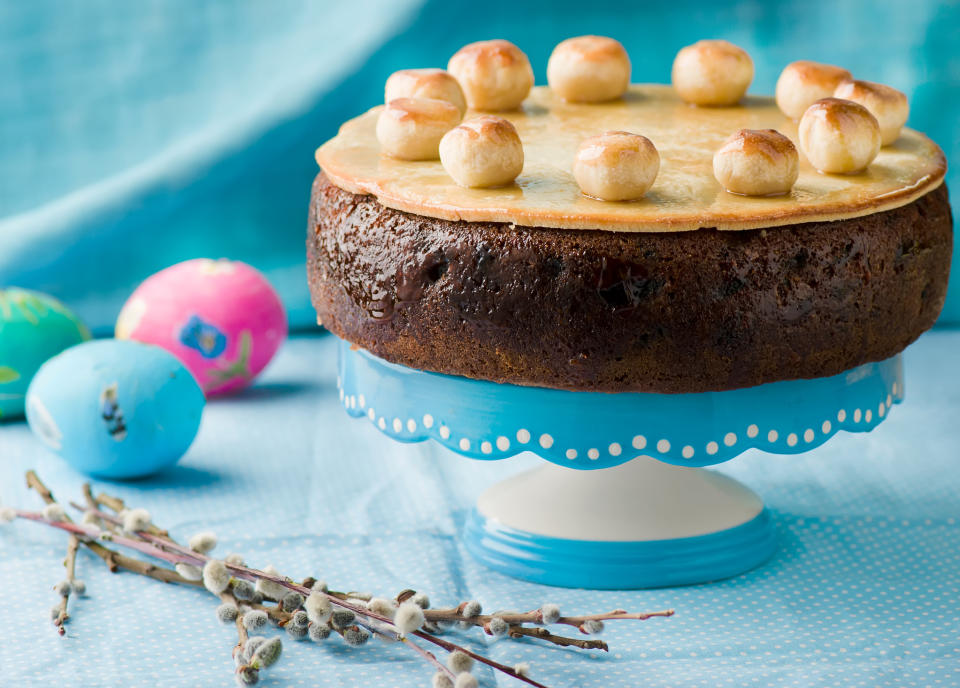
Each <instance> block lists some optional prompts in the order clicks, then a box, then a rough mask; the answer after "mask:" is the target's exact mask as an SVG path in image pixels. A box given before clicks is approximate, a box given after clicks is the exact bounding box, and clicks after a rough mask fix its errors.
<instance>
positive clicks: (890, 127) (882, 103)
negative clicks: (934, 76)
mask: <svg viewBox="0 0 960 688" xmlns="http://www.w3.org/2000/svg"><path fill="white" fill-rule="evenodd" d="M833 96H834V97H835V98H843V99H844V100H852V101H853V102H854V103H859V104H860V105H862V106H863V107H865V108H867V109H868V110H869V111H870V114H871V115H873V116H874V117H876V118H877V123H878V124H879V125H880V141H881V142H882V144H883V145H884V146H887V145H890V144H891V143H893V142H894V141H896V140H897V138H899V136H900V129H901V128H902V127H903V125H904V124H906V122H907V117H908V116H909V115H910V104H909V103H907V96H906V94H904V93H902V92H901V91H898V90H897V89H895V88H891V87H890V86H885V85H884V84H876V83H874V82H872V81H853V80H850V81H845V82H843V83H842V84H840V85H839V86H837V90H836V91H834V92H833Z"/></svg>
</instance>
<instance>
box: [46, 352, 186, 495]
mask: <svg viewBox="0 0 960 688" xmlns="http://www.w3.org/2000/svg"><path fill="white" fill-rule="evenodd" d="M204 404H205V399H204V395H203V391H202V390H201V389H200V386H199V385H198V384H197V382H196V380H194V378H193V375H191V374H190V371H188V370H187V369H186V368H185V367H184V366H183V364H182V363H180V361H179V360H177V358H176V357H175V356H174V355H173V354H171V353H169V352H167V351H166V350H164V349H161V348H160V347H158V346H153V345H151V344H141V343H140V342H133V341H119V340H116V339H102V340H97V341H92V342H86V343H84V344H79V345H77V346H75V347H73V348H71V349H67V350H66V351H64V352H63V353H61V354H59V355H57V356H54V357H53V358H51V359H50V360H49V361H47V362H46V363H44V364H43V365H42V366H41V367H40V370H38V371H37V374H36V375H35V376H34V378H33V382H31V383H30V388H29V390H28V391H27V422H28V423H29V424H30V429H31V430H33V432H34V434H35V435H36V436H37V437H39V438H40V440H41V441H42V442H43V443H44V444H46V445H47V446H48V447H49V448H50V449H52V450H53V451H54V452H56V453H57V454H59V455H60V456H61V457H63V459H65V460H66V461H67V463H69V464H70V465H71V466H73V467H74V468H75V469H77V470H78V471H81V472H83V473H88V474H90V475H93V476H97V477H103V478H139V477H143V476H147V475H151V474H153V473H156V472H157V471H160V470H162V469H164V468H166V467H168V466H171V465H173V464H174V463H176V462H177V461H178V460H179V459H180V457H181V456H183V454H184V453H185V452H186V451H187V449H188V448H189V447H190V444H191V443H192V442H193V439H194V437H196V434H197V429H198V428H199V427H200V417H201V415H202V413H203V407H204Z"/></svg>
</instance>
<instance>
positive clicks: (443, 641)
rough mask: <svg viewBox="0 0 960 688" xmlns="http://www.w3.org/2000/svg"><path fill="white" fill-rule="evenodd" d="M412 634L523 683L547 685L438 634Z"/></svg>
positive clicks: (538, 687)
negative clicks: (460, 653)
mask: <svg viewBox="0 0 960 688" xmlns="http://www.w3.org/2000/svg"><path fill="white" fill-rule="evenodd" d="M413 634H414V635H415V636H417V637H418V638H423V639H424V640H426V641H427V642H430V643H433V644H434V645H437V646H438V647H442V648H443V649H444V650H447V651H448V652H454V651H455V650H459V651H460V652H463V653H464V654H467V655H470V656H471V657H473V658H474V659H475V660H477V661H478V662H481V663H483V664H486V665H487V666H488V667H491V668H493V669H496V670H497V671H501V672H503V673H505V674H507V675H508V676H512V677H513V678H515V679H517V680H518V681H523V682H524V683H528V684H530V685H531V686H536V688H547V686H545V685H543V684H542V683H538V682H537V681H534V680H533V679H532V678H530V677H529V676H524V675H523V674H519V673H517V670H516V669H514V668H513V667H510V666H507V665H506V664H501V663H500V662H498V661H496V660H493V659H490V658H489V657H484V656H483V655H481V654H477V653H476V652H474V651H473V650H470V649H468V648H466V647H460V646H459V645H455V644H454V643H451V642H450V641H449V640H446V639H445V638H440V637H439V636H435V635H433V634H432V633H425V632H424V631H414V632H413Z"/></svg>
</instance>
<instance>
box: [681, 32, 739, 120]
mask: <svg viewBox="0 0 960 688" xmlns="http://www.w3.org/2000/svg"><path fill="white" fill-rule="evenodd" d="M751 81H753V60H751V59H750V56H749V55H748V54H747V51H746V50H744V49H743V48H740V47H738V46H736V45H734V44H733V43H730V42H729V41H715V40H710V41H697V42H696V43H694V44H693V45H688V46H687V47H686V48H683V49H681V50H680V52H678V53H677V56H676V58H674V60H673V87H674V88H675V89H677V93H678V94H679V95H680V97H681V98H683V100H685V101H687V102H688V103H693V104H694V105H735V104H736V103H737V102H738V101H739V100H740V99H741V98H743V95H744V94H745V93H746V92H747V88H749V86H750V82H751Z"/></svg>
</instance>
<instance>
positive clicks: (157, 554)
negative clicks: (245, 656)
mask: <svg viewBox="0 0 960 688" xmlns="http://www.w3.org/2000/svg"><path fill="white" fill-rule="evenodd" d="M27 484H28V485H29V486H30V487H31V488H32V489H34V490H36V491H37V492H38V493H39V494H40V496H41V497H42V498H43V499H44V501H45V502H46V503H48V504H50V503H55V501H56V500H55V499H54V497H53V494H52V493H51V492H50V490H49V489H47V487H46V486H45V485H44V484H43V483H42V482H41V481H40V479H39V478H38V477H37V476H36V474H35V473H34V472H33V471H30V472H28V474H27ZM83 494H84V498H85V501H86V502H87V509H86V510H87V511H92V512H93V514H94V515H95V516H96V518H97V519H99V521H100V524H99V525H102V526H103V528H102V529H101V528H100V527H97V526H88V525H86V524H83V525H79V524H76V523H74V522H73V521H72V520H71V519H70V518H69V517H66V518H65V520H63V521H51V520H49V519H46V518H45V517H44V516H43V515H41V514H39V513H35V512H26V511H17V512H16V514H17V516H18V517H21V518H25V519H28V520H33V521H37V522H41V523H44V524H46V525H49V526H51V527H54V528H58V529H61V530H64V531H66V532H68V533H70V534H71V538H76V540H77V546H79V545H80V544H83V545H84V546H85V547H87V548H89V549H90V550H91V551H93V552H94V553H95V554H96V555H97V556H99V557H100V558H101V559H102V560H103V561H104V562H105V563H106V564H107V566H108V568H109V569H110V571H111V572H113V571H116V570H117V569H118V568H126V569H129V570H131V571H133V572H134V573H139V574H141V575H144V576H148V577H151V578H154V579H156V580H161V581H163V582H177V583H183V584H188V585H193V586H200V585H202V583H201V582H199V581H192V580H187V579H185V578H183V577H182V576H180V575H179V574H178V573H176V572H175V571H173V570H171V569H167V568H164V567H158V566H155V565H153V564H150V563H147V562H144V561H141V560H139V559H134V558H131V557H125V556H124V555H122V554H120V553H119V552H116V551H114V550H112V549H110V548H108V547H106V546H104V545H102V544H100V542H98V541H96V538H97V537H102V538H104V539H107V540H111V541H113V542H115V543H116V544H118V545H121V546H124V547H128V548H130V549H134V550H136V551H138V552H141V553H143V554H146V555H147V556H150V557H154V558H157V559H160V560H162V561H165V562H167V563H168V564H172V565H176V564H190V565H192V566H196V567H203V566H204V564H206V562H208V561H210V560H211V559H213V557H210V556H207V555H206V554H203V553H200V552H196V551H194V550H192V549H189V548H187V547H184V546H183V545H181V544H179V543H178V542H176V541H175V540H174V539H173V538H171V537H170V535H169V533H168V531H166V530H163V529H161V528H159V527H157V526H156V525H154V524H153V523H150V524H149V525H148V526H147V527H146V528H145V529H144V530H142V531H138V532H135V533H127V532H124V531H123V528H122V525H123V521H122V512H123V511H124V510H125V509H126V504H125V503H124V501H123V500H122V499H120V498H118V497H113V496H111V495H108V494H105V493H101V494H99V495H97V496H96V497H94V496H93V492H92V490H91V489H90V486H89V485H88V484H85V485H84V486H83ZM73 506H74V507H76V508H78V509H80V510H84V507H82V506H80V505H77V504H73ZM104 509H110V510H112V511H114V512H116V513H115V514H111V513H108V512H107V511H104ZM75 556H76V554H75V551H74V559H75ZM223 564H224V566H225V567H226V569H227V571H228V572H229V573H230V574H231V575H232V576H233V577H235V578H238V579H243V580H247V581H254V582H255V581H259V580H263V581H270V582H272V583H275V584H277V585H279V586H281V587H283V588H285V589H288V590H291V591H294V592H297V593H299V594H301V595H303V596H304V597H307V596H309V595H310V594H311V593H319V594H322V595H325V596H326V597H327V599H328V600H329V602H330V604H331V605H333V606H334V607H336V608H339V609H341V610H347V611H350V612H353V614H354V616H355V617H356V624H357V625H358V626H362V627H363V628H365V629H367V630H368V631H370V632H371V633H375V634H377V635H380V636H382V637H384V638H386V639H388V640H392V641H399V642H403V643H405V644H407V645H409V646H410V648H411V649H412V650H413V651H415V652H416V653H417V654H419V655H420V656H421V657H422V658H423V659H425V660H426V661H427V662H429V663H430V664H431V665H432V666H434V667H436V668H437V669H438V671H440V672H442V673H443V674H444V675H446V676H448V677H451V678H452V676H453V674H452V672H451V671H450V670H449V669H448V668H447V667H445V666H444V665H443V664H442V663H441V662H440V661H439V660H438V659H437V658H436V657H435V656H434V655H433V654H432V653H430V652H428V651H427V650H425V649H424V648H422V647H420V646H419V645H418V644H417V643H415V642H413V637H417V638H419V639H422V640H425V641H427V642H429V643H432V644H434V645H436V646H438V647H440V648H442V649H444V650H447V651H449V652H455V651H460V652H463V653H465V654H467V655H469V656H471V657H472V658H474V659H475V660H476V661H478V662H481V663H483V664H486V665H487V666H489V667H491V668H493V669H495V670H497V671H500V672H503V673H504V674H507V675H509V676H511V677H513V678H516V679H518V680H520V681H523V682H525V683H527V684H529V685H532V686H535V687H536V688H546V687H545V686H544V685H543V684H541V683H538V682H537V681H534V680H533V679H530V678H528V677H527V676H524V675H522V674H520V673H519V672H518V671H517V670H516V669H514V668H511V667H509V666H506V665H504V664H501V663H499V662H496V661H494V660H492V659H489V658H487V657H484V656H483V655H480V654H478V653H476V652H473V651H471V650H469V649H467V648H464V647H461V646H459V645H457V644H455V643H453V642H451V641H448V640H445V639H443V638H439V637H437V636H436V635H434V634H433V633H432V632H431V630H430V629H431V628H435V623H436V622H438V621H445V622H451V621H459V622H465V623H467V624H470V625H475V626H481V627H482V628H484V630H485V631H486V632H488V633H489V632H490V631H489V626H488V623H489V622H490V621H491V620H492V619H493V618H497V619H499V620H502V621H504V622H505V623H507V624H509V630H508V636H510V637H522V636H526V637H531V638H536V639H540V640H545V641H547V642H551V643H553V644H556V645H560V646H575V647H578V648H583V649H602V650H606V649H607V646H606V643H604V642H603V641H600V640H592V639H591V640H585V639H574V638H567V637H564V636H558V635H555V634H552V633H550V632H549V631H547V630H546V629H545V628H542V627H539V626H536V627H532V628H531V627H527V626H524V624H538V625H539V624H543V623H544V618H543V616H544V612H543V609H537V610H533V611H530V612H525V613H517V612H508V611H504V612H499V613H495V614H482V615H477V616H473V617H464V616H463V610H464V606H465V605H466V603H462V604H461V605H459V606H458V607H455V608H451V609H426V610H424V616H425V619H426V620H427V621H428V622H429V624H428V626H425V627H424V629H422V630H417V631H413V632H412V633H409V634H407V635H404V634H403V633H401V632H400V630H399V629H398V628H397V626H395V625H394V624H393V622H392V620H391V619H390V618H388V617H385V616H382V615H380V614H378V613H375V612H373V611H371V610H369V609H368V608H367V607H366V605H365V604H363V603H362V602H361V603H360V604H357V603H356V599H355V598H360V599H368V598H369V595H360V594H359V593H351V592H347V593H341V592H336V591H330V590H326V589H324V590H323V591H314V590H313V589H312V587H313V583H314V582H315V581H314V580H313V579H306V580H304V581H303V584H297V583H294V582H292V581H290V580H288V579H287V578H285V577H283V576H279V575H271V574H268V573H265V572H263V571H259V570H257V569H252V568H248V567H246V566H243V565H238V564H230V563H227V562H225V561H224V562H223ZM70 575H71V577H72V574H70ZM226 594H227V595H228V596H229V599H230V600H231V601H232V603H233V604H235V605H237V606H244V607H248V608H251V609H260V610H262V611H264V612H266V613H267V614H268V616H269V617H270V619H271V620H272V621H273V622H274V623H275V624H276V625H278V626H281V627H282V626H283V625H284V624H285V623H286V622H288V621H289V620H290V618H292V616H293V614H292V613H288V612H284V611H283V610H282V606H281V605H280V604H279V600H277V602H278V604H277V605H275V606H267V605H262V604H258V603H251V602H243V603H238V602H237V601H236V598H235V597H234V596H233V595H232V594H230V593H229V592H228V593H226ZM413 594H414V592H413V591H410V590H405V591H404V592H403V593H401V595H398V597H397V600H396V601H397V603H401V602H404V601H406V600H407V599H409V598H410V597H412V596H413ZM401 596H403V599H401ZM220 597H221V599H222V600H224V601H227V600H225V599H224V597H223V596H222V595H221V596H220ZM267 599H271V598H269V597H268V598H267ZM672 614H673V611H672V610H666V611H661V612H653V613H647V614H629V613H627V612H626V611H625V610H622V609H615V610H613V611H610V612H606V613H603V614H592V615H584V616H568V617H560V618H559V619H558V620H556V621H554V622H552V623H559V624H564V625H569V626H573V627H576V628H578V629H579V630H580V631H581V632H584V633H586V632H587V630H586V628H585V627H584V624H585V623H586V622H588V621H606V620H617V619H635V620H643V619H649V618H652V617H655V616H661V617H662V616H670V615H672ZM237 628H238V644H237V648H240V649H241V650H242V648H243V645H244V644H245V643H246V642H247V635H248V633H247V629H246V627H245V626H244V625H243V623H242V621H241V620H240V617H238V625H237ZM333 630H337V631H338V632H339V630H338V629H333ZM236 651H237V650H235V652H236Z"/></svg>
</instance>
